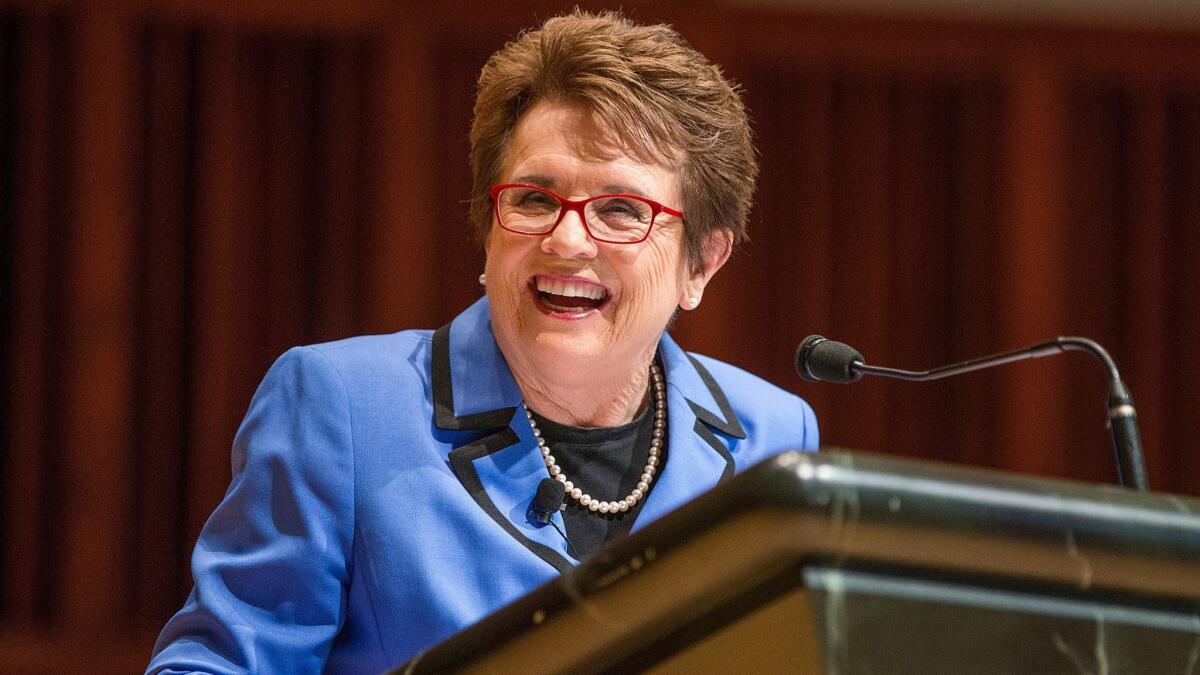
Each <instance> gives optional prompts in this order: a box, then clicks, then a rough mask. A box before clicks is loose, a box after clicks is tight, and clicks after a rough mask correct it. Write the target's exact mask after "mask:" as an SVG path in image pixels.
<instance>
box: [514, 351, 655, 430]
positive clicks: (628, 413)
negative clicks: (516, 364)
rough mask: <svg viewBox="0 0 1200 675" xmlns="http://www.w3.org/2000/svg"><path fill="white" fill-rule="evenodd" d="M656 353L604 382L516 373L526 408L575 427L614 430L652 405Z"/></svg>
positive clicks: (515, 371)
mask: <svg viewBox="0 0 1200 675" xmlns="http://www.w3.org/2000/svg"><path fill="white" fill-rule="evenodd" d="M653 358H654V353H653V352H651V353H650V354H647V355H646V357H645V359H639V363H638V364H637V365H636V366H634V367H632V368H629V369H627V370H626V371H624V372H622V373H620V374H619V375H618V376H615V377H609V378H607V379H605V380H603V381H589V382H562V381H557V382H556V381H553V380H552V379H551V378H547V377H544V376H540V374H539V373H531V372H523V373H522V372H517V370H516V369H514V371H513V377H514V378H515V379H516V381H517V386H518V387H519V388H520V389H521V394H522V396H524V397H525V404H526V406H527V407H529V408H531V409H533V410H535V411H537V413H538V414H539V415H541V416H543V417H546V418H547V419H550V420H553V421H555V422H558V423H559V424H567V425H570V426H576V427H615V426H619V425H622V424H625V423H627V422H630V421H632V420H633V419H634V418H635V417H637V415H638V413H639V412H641V410H642V409H643V408H644V407H645V406H646V405H647V403H648V402H649V400H650V398H649V383H650V361H651V360H652V359H653Z"/></svg>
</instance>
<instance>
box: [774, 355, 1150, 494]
mask: <svg viewBox="0 0 1200 675" xmlns="http://www.w3.org/2000/svg"><path fill="white" fill-rule="evenodd" d="M1067 351H1080V352H1087V353H1089V354H1091V355H1093V356H1095V357H1096V358H1098V359H1100V361H1101V363H1103V364H1104V367H1105V368H1106V369H1107V370H1108V376H1109V379H1110V383H1109V389H1108V420H1109V430H1110V431H1111V432H1112V441H1113V451H1114V452H1115V453H1116V459H1117V478H1118V480H1119V481H1120V483H1121V485H1124V486H1125V487H1131V488H1135V489H1137V490H1146V489H1147V485H1148V484H1147V480H1146V464H1145V461H1144V460H1143V459H1142V441H1141V437H1140V435H1139V433H1138V426H1137V410H1135V409H1134V407H1133V397H1132V396H1130V395H1129V390H1128V389H1127V388H1126V387H1125V383H1124V382H1122V381H1121V375H1120V373H1118V372H1117V364H1116V363H1115V362H1114V361H1113V360H1112V357H1111V356H1109V355H1108V352H1106V351H1105V350H1104V348H1103V347H1101V346H1100V345H1099V344H1097V343H1096V342H1094V341H1092V340H1089V339H1087V338H1081V337H1058V338H1055V339H1053V340H1050V341H1049V342H1043V343H1041V344H1036V345H1033V346H1032V347H1026V348H1025V349H1016V350H1013V351H1011V352H1004V353H1002V354H993V355H992V356H983V357H980V358H977V359H971V360H969V361H963V362H961V363H954V364H951V365H948V366H941V367H939V368H933V369H930V370H898V369H896V368H882V367H880V366H871V365H867V363H866V359H865V358H863V355H862V354H860V353H859V352H858V350H856V349H855V348H853V347H851V346H850V345H847V344H845V343H842V342H835V341H833V340H826V339H825V338H823V337H821V336H820V335H810V336H808V337H806V338H804V341H803V342H801V343H800V346H799V347H798V348H797V349H796V372H797V373H799V375H800V377H801V378H803V379H805V380H807V381H809V382H836V383H839V384H845V383H849V382H857V381H858V380H859V379H860V378H862V376H863V375H880V376H883V377H891V378H896V379H900V380H909V381H912V382H925V381H927V380H940V379H942V378H943V377H950V376H951V375H960V374H962V373H969V372H971V371H973V370H981V369H983V368H991V367H992V366H999V365H1002V364H1005V363H1012V362H1013V361H1021V360H1024V359H1032V358H1038V357H1041V356H1050V355H1051V354H1061V353H1062V352H1067Z"/></svg>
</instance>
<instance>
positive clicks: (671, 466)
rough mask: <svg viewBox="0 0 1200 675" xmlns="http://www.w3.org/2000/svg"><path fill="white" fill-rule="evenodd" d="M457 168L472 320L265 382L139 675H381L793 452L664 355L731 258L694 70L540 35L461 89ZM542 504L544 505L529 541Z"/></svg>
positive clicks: (738, 142) (717, 109)
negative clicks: (184, 593)
mask: <svg viewBox="0 0 1200 675" xmlns="http://www.w3.org/2000/svg"><path fill="white" fill-rule="evenodd" d="M471 144H472V158H471V159H472V170H473V172H474V177H475V188H474V190H475V191H474V199H473V203H472V214H473V220H474V222H475V223H476V224H477V226H478V228H479V231H480V234H481V235H482V239H483V241H484V246H485V249H486V252H487V264H486V269H485V273H484V275H483V276H482V277H481V279H480V281H481V282H483V283H484V285H485V288H486V297H485V298H484V299H481V300H480V301H478V302H476V303H475V304H474V305H473V306H471V307H470V308H468V309H467V310H466V311H465V312H463V313H462V314H461V315H459V316H458V317H457V318H456V319H454V321H453V322H451V323H450V324H449V325H448V326H445V327H443V328H441V329H439V330H437V331H435V332H432V333H431V332H429V331H405V332H401V333H397V334H394V335H387V336H374V337H365V338H355V339H350V340H344V341H341V342H334V343H330V344H324V345H317V346H314V347H304V348H297V349H293V350H291V351H289V352H288V353H287V354H285V355H284V356H283V357H281V358H280V359H279V361H278V362H276V364H275V365H274V366H273V367H272V368H271V370H270V372H269V373H268V374H267V376H266V378H265V379H264V381H263V383H262V385H261V387H260V388H259V390H258V392H257V393H256V394H255V396H254V399H253V401H252V402H251V404H250V409H249V412H248V413H247V416H246V419H245V421H244V422H243V424H242V427H241V429H240V430H239V432H238V435H237V438H236V439H235V443H234V474H235V475H234V479H233V483H232V485H231V486H230V488H229V491H228V493H227V494H226V496H225V499H224V501H223V502H222V503H221V505H220V506H219V507H218V508H217V510H216V511H215V512H214V514H213V515H212V517H211V519H210V520H209V522H208V524H207V525H206V526H205V528H204V531H203V533H202V534H201V536H200V541H199V542H198V544H197V546H196V552H195V555H194V557H193V574H194V576H195V580H196V587H195V590H194V591H193V593H192V595H191V596H190V597H189V599H188V601H187V604H186V605H185V606H184V608H183V609H182V610H181V611H180V612H179V613H178V614H176V615H175V616H174V617H173V618H172V619H171V620H170V622H169V623H168V624H167V626H166V628H165V629H164V630H163V633H162V635H161V636H160V638H159V642H158V644H157V646H156V648H155V656H154V659H153V661H152V663H151V665H150V671H151V672H159V671H176V670H185V671H186V670H202V671H218V672H227V671H232V672H245V671H250V672H316V671H320V670H321V669H322V668H326V669H328V670H331V671H335V672H379V671H381V670H383V669H385V668H387V667H389V666H394V665H396V664H399V663H402V662H404V661H405V660H407V659H408V658H410V657H411V656H413V655H414V654H415V653H416V652H417V651H419V650H420V649H423V648H425V647H428V646H430V645H432V644H434V643H436V642H438V641H440V640H442V639H444V638H446V637H448V636H449V635H451V634H453V633H454V632H456V631H458V630H460V629H461V628H463V627H465V626H467V625H468V624H470V623H472V622H474V621H476V620H478V619H479V618H481V617H482V616H484V615H486V614H488V613H489V612H491V611H493V610H495V609H497V608H499V607H501V606H502V605H504V604H506V603H507V602H509V601H511V600H513V599H514V598H516V597H518V596H520V595H521V594H523V593H525V592H527V591H529V590H530V589H532V588H534V587H536V586H537V585H539V584H541V583H543V582H545V581H547V580H549V579H551V578H552V577H554V576H555V575H556V574H558V573H559V572H561V571H563V570H565V569H567V568H569V567H570V566H571V565H574V564H576V562H577V561H578V559H579V558H580V557H583V556H585V555H587V554H588V553H589V552H590V551H591V550H593V549H594V548H595V547H597V546H599V545H600V544H602V543H603V542H604V541H607V540H609V539H612V538H613V537H616V536H621V535H622V534H624V533H627V532H629V531H630V530H631V529H637V528H640V527H642V526H644V525H645V524H646V523H648V522H650V521H652V520H654V519H655V518H658V517H659V516H661V515H662V514H664V513H666V512H668V511H670V510H672V509H674V508H675V507H677V506H679V505H681V504H683V503H684V502H687V501H688V500H690V499H692V498H694V497H695V496H697V495H698V494H700V493H701V492H703V491H704V490H706V489H708V488H710V487H712V486H713V485H715V484H716V483H717V482H718V481H719V480H721V479H722V478H725V477H728V476H729V475H731V474H732V473H733V472H734V471H736V470H737V469H740V468H743V467H746V466H749V465H751V464H753V463H755V462H757V461H759V460H761V459H763V458H765V457H768V456H770V455H772V454H774V453H776V452H779V451H782V450H784V449H789V448H797V447H806V448H812V447H815V445H816V442H817V433H816V423H815V420H814V418H813V415H812V411H811V410H810V409H809V408H808V406H807V405H806V404H804V403H803V402H802V401H801V400H800V399H798V398H796V397H795V396H792V395H791V394H788V393H786V392H784V391H782V390H780V389H777V388H775V387H773V386H771V385H770V384H767V383H766V382H764V381H762V380H759V379H758V378H755V377H754V376H752V375H749V374H747V373H745V372H743V371H741V370H738V369H736V368H734V367H732V366H729V365H726V364H723V363H720V362H718V361H715V360H712V359H709V358H706V357H702V356H695V355H690V354H687V353H685V352H683V351H682V350H681V349H680V348H679V347H678V346H676V344H675V343H674V342H673V341H672V340H671V338H670V337H669V336H667V335H666V333H665V330H666V327H667V326H668V325H669V324H670V322H671V320H672V318H673V317H674V315H675V313H676V312H677V311H679V309H680V308H682V309H685V310H690V309H694V308H695V307H697V306H698V305H699V304H700V301H701V298H702V297H703V293H704V288H705V286H706V284H707V283H708V282H709V281H710V280H711V279H712V277H713V275H714V274H715V273H716V272H717V270H719V269H720V268H721V266H722V264H724V262H725V261H726V259H727V258H728V257H729V254H730V252H731V250H732V247H733V245H734V243H735V242H736V241H738V240H739V239H741V238H742V236H743V234H744V227H745V220H746V212H747V210H748V208H749V203H750V197H751V193H752V191H753V186H754V178H755V174H756V170H757V169H756V166H755V160H754V151H753V147H752V146H751V143H750V133H749V127H748V123H747V119H746V115H745V112H744V110H743V107H742V103H741V100H740V99H739V97H738V95H737V93H736V91H735V90H734V89H733V88H732V87H731V86H730V85H729V83H728V82H726V81H725V80H724V79H723V77H722V76H721V74H720V72H719V71H718V70H717V69H716V68H715V67H714V66H712V65H710V64H709V63H708V62H707V61H705V59H704V58H703V57H702V56H701V55H700V54H698V53H696V52H695V51H694V50H692V49H691V48H690V47H688V46H687V45H686V44H685V43H684V42H683V41H682V39H681V38H680V37H679V36H678V35H677V34H676V33H675V32H674V31H672V30H671V29H670V28H668V27H665V26H650V27H641V26H635V25H633V24H630V23H628V22H627V21H625V20H624V19H623V18H621V17H620V16H618V15H613V14H603V15H598V16H594V15H588V14H582V13H576V14H572V15H570V16H565V17H559V18H555V19H551V20H550V21H547V22H546V23H545V24H544V25H543V26H542V28H541V29H540V30H538V31H534V32H528V33H525V34H523V35H522V36H520V37H519V38H518V39H517V40H516V41H514V42H513V43H510V44H509V45H507V46H505V47H504V48H503V49H502V50H501V51H499V52H498V53H496V54H495V55H493V57H492V58H491V59H490V60H489V62H488V64H487V65H486V66H485V68H484V70H483V74H482V76H481V77H480V80H479V90H478V97H477V102H476V106H475V120H474V124H473V128H472V131H471ZM547 478H552V479H553V480H557V481H559V482H560V483H562V484H563V487H565V488H566V489H567V497H566V500H565V501H566V508H565V509H563V510H562V511H560V512H558V513H554V514H553V515H552V526H550V527H543V526H542V523H540V522H537V520H536V519H533V518H530V517H529V516H527V509H528V507H529V505H530V502H531V499H532V498H533V496H534V494H535V493H536V492H537V489H538V486H539V484H540V483H541V482H542V481H543V480H545V479H547Z"/></svg>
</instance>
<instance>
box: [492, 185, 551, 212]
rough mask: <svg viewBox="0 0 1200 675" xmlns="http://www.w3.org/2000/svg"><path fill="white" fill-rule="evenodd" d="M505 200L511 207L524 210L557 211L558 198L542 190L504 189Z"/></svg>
mask: <svg viewBox="0 0 1200 675" xmlns="http://www.w3.org/2000/svg"><path fill="white" fill-rule="evenodd" d="M504 196H505V201H507V202H508V205H509V206H510V207H511V208H515V209H521V210H523V211H557V210H558V200H557V199H555V198H554V197H553V196H552V195H549V194H547V193H545V192H542V191H541V190H535V189H533V188H513V189H510V190H505V191H504Z"/></svg>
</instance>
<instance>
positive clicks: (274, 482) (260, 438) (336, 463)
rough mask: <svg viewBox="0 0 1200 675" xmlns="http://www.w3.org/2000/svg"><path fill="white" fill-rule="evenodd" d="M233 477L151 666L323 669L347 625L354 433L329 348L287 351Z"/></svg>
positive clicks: (266, 384)
mask: <svg viewBox="0 0 1200 675" xmlns="http://www.w3.org/2000/svg"><path fill="white" fill-rule="evenodd" d="M232 463H233V480H232V482H231V484H230V486H229V489H228V491H227V492H226V494H225V497H224V499H223V500H222V501H221V503H220V505H219V506H218V507H217V509H216V511H215V512H214V513H213V514H212V516H211V517H210V518H209V520H208V522H207V524H205V526H204V529H203V531H202V532H201V534H200V539H199V541H198V542H197V544H196V549H195V552H194V553H193V555H192V575H193V577H194V580H195V586H194V588H193V590H192V593H191V595H190V596H189V597H188V600H187V602H186V604H185V605H184V607H183V609H182V610H180V611H179V612H178V613H177V614H175V616H174V617H172V618H171V620H170V621H169V622H168V623H167V625H166V627H165V628H164V629H163V631H162V634H161V635H160V636H159V638H158V642H157V644H156V645H155V647H154V655H153V657H152V660H151V662H150V665H149V667H148V668H147V671H146V672H148V673H177V672H210V673H267V672H277V673H284V672H286V673H318V672H320V671H321V669H322V667H323V665H324V663H325V659H326V657H327V656H328V654H329V649H330V646H331V645H332V643H333V640H334V637H335V635H336V634H337V632H338V630H339V628H340V627H341V624H342V621H343V613H344V607H345V598H346V593H347V590H346V589H347V585H348V579H349V566H350V560H351V557H350V552H351V549H352V545H353V532H354V498H353V495H354V460H353V433H352V428H351V421H350V414H349V401H348V398H347V394H346V390H345V387H344V386H343V385H342V382H341V380H340V378H339V377H338V374H337V372H336V371H335V370H334V368H333V366H332V365H331V364H330V363H329V361H328V359H327V357H326V356H325V355H324V354H322V353H320V352H318V351H316V350H314V349H311V348H296V349H292V350H290V351H288V352H287V353H286V354H284V355H283V356H282V357H280V358H279V360H278V361H277V362H276V363H275V364H274V365H273V366H272V367H271V369H270V371H269V372H268V373H267V376H266V377H265V378H264V380H263V382H262V384H261V385H260V386H259V388H258V391H257V392H256V393H255V395H254V398H253V399H252V400H251V403H250V409H249V411H248V412H247V414H246V418H245V420H244V421H243V422H242V425H241V428H240V429H239V430H238V433H237V436H236V438H235V440H234V446H233V456H232Z"/></svg>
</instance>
